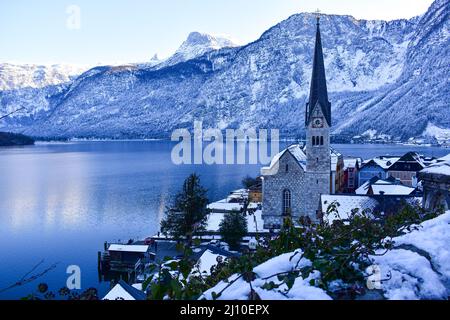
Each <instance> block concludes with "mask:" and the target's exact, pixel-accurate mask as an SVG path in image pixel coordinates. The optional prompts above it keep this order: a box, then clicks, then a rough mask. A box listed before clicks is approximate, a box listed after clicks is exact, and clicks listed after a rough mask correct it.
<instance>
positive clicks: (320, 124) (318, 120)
mask: <svg viewBox="0 0 450 320" xmlns="http://www.w3.org/2000/svg"><path fill="white" fill-rule="evenodd" d="M312 124H313V127H314V128H323V118H314V119H313V121H312Z"/></svg>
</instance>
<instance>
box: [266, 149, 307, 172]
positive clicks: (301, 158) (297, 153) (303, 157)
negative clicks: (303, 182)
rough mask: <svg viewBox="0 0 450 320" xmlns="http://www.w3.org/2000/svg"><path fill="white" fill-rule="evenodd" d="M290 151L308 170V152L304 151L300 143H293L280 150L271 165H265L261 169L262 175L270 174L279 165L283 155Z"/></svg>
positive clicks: (304, 168)
mask: <svg viewBox="0 0 450 320" xmlns="http://www.w3.org/2000/svg"><path fill="white" fill-rule="evenodd" d="M286 152H289V153H290V154H291V155H292V156H293V157H294V159H295V160H296V161H297V163H298V164H299V165H300V166H301V167H302V168H303V170H306V154H305V153H304V152H303V150H302V147H301V146H300V145H298V144H293V145H291V146H289V147H287V148H286V149H284V150H283V151H281V152H279V153H278V154H277V155H275V156H274V157H273V159H272V161H271V162H270V165H269V166H268V167H264V168H262V169H261V174H262V175H270V174H271V172H272V171H273V169H274V168H276V166H277V165H278V162H279V161H280V159H281V157H282V156H283V155H284V154H285V153H286Z"/></svg>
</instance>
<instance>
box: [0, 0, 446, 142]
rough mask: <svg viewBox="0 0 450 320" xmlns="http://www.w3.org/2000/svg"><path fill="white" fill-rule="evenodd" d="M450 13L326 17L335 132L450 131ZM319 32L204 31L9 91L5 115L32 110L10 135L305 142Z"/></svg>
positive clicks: (304, 27)
mask: <svg viewBox="0 0 450 320" xmlns="http://www.w3.org/2000/svg"><path fill="white" fill-rule="evenodd" d="M449 14H450V0H436V1H435V2H434V3H433V4H432V5H431V7H430V8H429V10H428V11H427V12H426V13H425V14H424V15H422V16H420V17H415V18H412V19H410V20H394V21H389V22H386V21H366V20H356V19H354V18H353V17H351V16H339V15H326V16H323V17H322V19H321V29H322V41H323V46H324V56H325V60H326V61H325V64H326V72H327V78H328V89H329V91H330V94H329V98H330V101H331V103H332V112H333V131H334V133H336V134H340V135H345V136H349V137H352V136H355V135H361V134H362V133H364V132H372V133H373V134H374V135H375V136H376V135H380V136H384V137H387V136H390V137H392V138H398V139H402V140H407V139H409V138H410V137H420V136H430V135H433V132H438V133H440V134H441V133H442V132H446V130H448V129H450V113H449V110H450V108H449V102H448V101H449V98H450V89H449V88H450V83H449V82H450V78H449V76H448V74H449V66H450V19H449ZM314 37H315V15H314V14H309V13H301V14H297V15H294V16H291V17H290V18H288V19H287V20H285V21H283V22H281V23H279V24H277V25H276V26H274V27H272V28H271V29H269V30H267V31H266V32H265V33H264V34H263V35H262V36H261V38H260V39H258V40H257V41H255V42H253V43H250V44H248V45H246V46H241V47H234V46H232V45H228V44H226V43H223V42H221V41H219V40H217V39H215V40H214V39H213V38H212V37H209V36H205V35H201V34H197V33H193V34H191V35H190V36H189V38H188V40H187V41H186V42H185V43H184V44H183V45H182V46H181V47H180V49H179V50H178V51H177V53H176V54H175V55H174V56H173V57H171V58H169V59H168V60H167V61H165V62H162V63H160V64H157V65H137V66H127V67H97V68H93V69H91V70H89V71H87V72H86V73H84V74H82V75H81V76H80V77H78V78H77V79H76V80H73V81H69V82H66V83H64V84H58V85H49V86H46V87H44V88H42V89H29V88H21V89H12V90H2V91H0V113H4V112H5V111H8V110H12V109H14V108H17V107H19V106H25V107H27V108H28V110H29V114H24V113H22V114H18V115H17V116H15V117H13V118H8V119H6V120H4V121H3V122H0V130H10V131H20V132H24V133H28V134H31V135H35V136H45V137H108V138H110V137H112V138H128V137H133V138H139V137H169V136H170V134H171V132H172V130H173V129H175V128H180V127H188V128H190V127H192V124H193V121H194V120H203V122H204V127H219V128H221V129H225V128H236V127H241V128H249V127H259V128H268V129H270V128H278V129H280V130H281V132H282V134H283V135H284V136H290V137H296V136H299V135H302V134H303V133H304V125H303V124H304V112H305V103H306V100H307V95H308V91H309V81H310V77H311V68H312V53H313V49H314ZM215 46H217V47H215ZM191 57H193V58H191ZM430 128H431V129H430ZM436 128H438V129H436ZM441 136H442V135H441Z"/></svg>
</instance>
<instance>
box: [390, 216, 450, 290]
mask: <svg viewBox="0 0 450 320" xmlns="http://www.w3.org/2000/svg"><path fill="white" fill-rule="evenodd" d="M394 240H395V243H396V244H397V245H402V244H404V245H413V246H415V247H416V248H418V249H420V250H424V251H426V252H427V253H428V254H429V255H430V257H431V263H432V264H433V267H434V268H435V269H436V270H437V271H438V272H439V273H440V274H441V275H442V279H444V280H446V281H450V211H447V213H445V214H443V215H442V216H439V217H437V218H435V219H433V220H429V221H426V222H424V223H422V228H421V229H419V230H417V231H414V232H413V233H409V234H405V235H404V236H401V237H398V238H396V239H394Z"/></svg>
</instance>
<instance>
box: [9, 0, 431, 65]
mask: <svg viewBox="0 0 450 320" xmlns="http://www.w3.org/2000/svg"><path fill="white" fill-rule="evenodd" d="M432 2H433V1H432V0H94V1H93V0H39V1H36V0H0V63H4V62H10V63H32V64H57V63H59V64H77V65H99V64H122V63H131V62H145V61H149V60H150V59H151V58H152V57H153V56H154V55H155V54H158V56H159V57H160V58H166V57H168V56H170V55H171V54H173V53H174V52H175V51H176V49H177V48H178V47H179V46H180V45H181V43H182V42H183V41H184V40H185V39H186V38H187V36H188V34H189V33H190V32H192V31H199V32H204V33H208V34H212V35H217V36H225V37H227V38H229V39H231V40H233V41H234V42H236V43H237V44H246V43H249V42H251V41H254V40H256V39H258V38H259V37H260V35H261V34H262V33H263V32H264V31H266V30H267V29H269V28H270V27H272V26H273V25H275V24H277V23H279V22H281V21H282V20H284V19H286V18H288V17H289V16H291V15H293V14H295V13H300V12H314V11H316V10H317V9H319V10H320V11H321V12H322V13H328V14H347V15H352V16H354V17H355V18H358V19H382V20H394V19H399V18H412V17H414V16H417V15H420V14H423V13H424V12H426V10H427V8H428V7H429V6H430V5H431V3H432Z"/></svg>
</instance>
